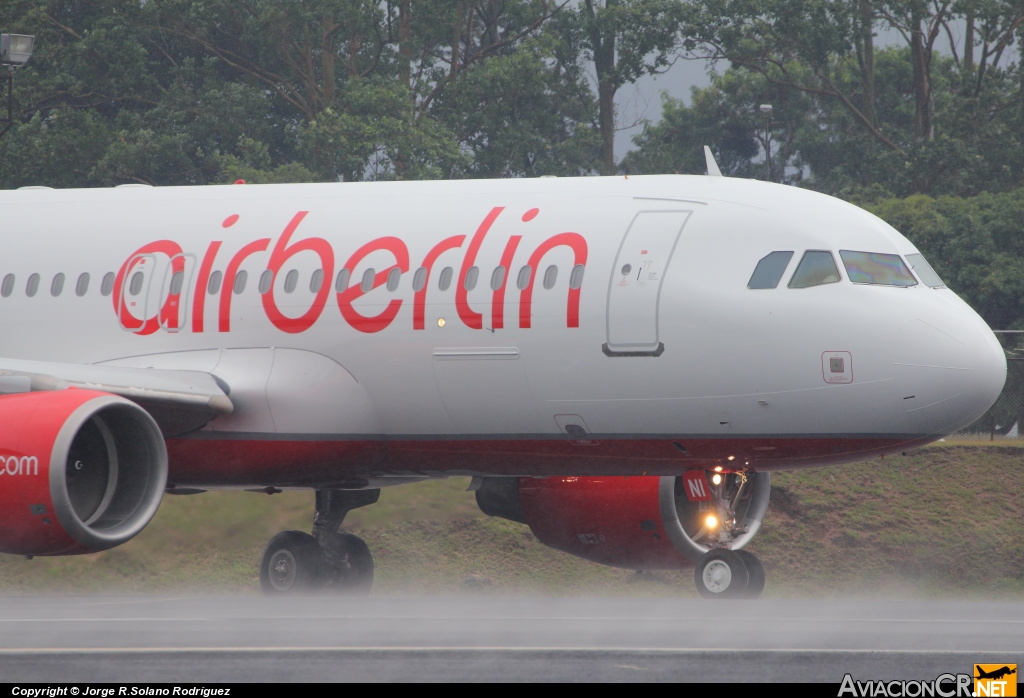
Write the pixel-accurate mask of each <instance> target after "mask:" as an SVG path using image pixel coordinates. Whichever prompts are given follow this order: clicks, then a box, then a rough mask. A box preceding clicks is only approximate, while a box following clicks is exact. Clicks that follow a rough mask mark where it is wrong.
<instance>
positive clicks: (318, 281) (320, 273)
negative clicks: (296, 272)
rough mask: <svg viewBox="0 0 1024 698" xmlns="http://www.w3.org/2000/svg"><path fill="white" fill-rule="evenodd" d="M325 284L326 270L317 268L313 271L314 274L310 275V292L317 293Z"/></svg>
mask: <svg viewBox="0 0 1024 698" xmlns="http://www.w3.org/2000/svg"><path fill="white" fill-rule="evenodd" d="M323 285H324V270H323V269H317V270H316V271H314V272H313V275H312V276H311V277H309V291H310V293H316V292H317V291H319V290H320V289H321V288H323Z"/></svg>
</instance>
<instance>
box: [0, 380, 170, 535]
mask: <svg viewBox="0 0 1024 698" xmlns="http://www.w3.org/2000/svg"><path fill="white" fill-rule="evenodd" d="M166 482H167V450H166V448H165V446H164V440H163V436H162V435H161V433H160V429H159V427H157V425H156V422H154V421H153V418H152V417H150V416H149V414H148V413H146V411H145V410H143V409H142V408H141V407H139V406H138V405H136V404H135V403H133V402H130V401H128V400H126V399H124V398H121V397H118V396H116V395H110V394H108V393H101V392H96V391H93V390H75V389H72V390H61V391H55V392H43V393H24V394H19V395H8V396H4V397H0V552H4V553H15V554H19V555H71V554H77V553H89V552H95V551H98V550H106V549H108V548H113V547H114V546H116V545H120V544H121V543H124V542H125V541H127V540H129V539H131V538H132V537H133V536H135V535H136V534H137V533H138V532H139V531H141V530H142V529H143V528H144V527H145V525H146V524H148V523H149V521H150V519H152V518H153V514H155V513H156V509H157V506H159V504H160V499H161V497H162V496H163V491H164V487H165V486H166Z"/></svg>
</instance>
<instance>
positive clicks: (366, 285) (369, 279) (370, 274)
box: [359, 267, 377, 293]
mask: <svg viewBox="0 0 1024 698" xmlns="http://www.w3.org/2000/svg"><path fill="white" fill-rule="evenodd" d="M376 276H377V270H376V269H374V268H373V267H370V268H369V269H367V270H366V271H364V272H363V280H362V281H360V282H359V290H360V291H362V292H363V293H369V292H370V291H372V290H373V280H374V278H375V277H376Z"/></svg>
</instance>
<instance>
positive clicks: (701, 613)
mask: <svg viewBox="0 0 1024 698" xmlns="http://www.w3.org/2000/svg"><path fill="white" fill-rule="evenodd" d="M974 663H1003V664H1005V663H1022V664H1024V602H944V601H885V602H879V601H865V600H858V601H825V600H810V601H798V600H785V601H780V600H771V599H762V600H760V601H742V602H732V603H721V602H704V601H700V600H695V599H683V600H678V599H671V598H668V599H615V598H567V597H562V598H539V597H534V598H529V597H512V598H509V597H502V596H466V597H442V598H427V597H422V598H417V597H389V596H372V597H369V598H346V597H310V598H302V599H289V600H284V601H282V600H272V599H267V598H265V597H260V596H235V597H183V596H181V597H177V596H146V597H141V596H140V597H122V598H108V597H13V596H12V597H3V598H0V677H2V680H4V681H7V682H25V683H27V682H36V683H46V682H80V683H81V682H112V683H119V682H123V683H146V682H174V683H185V682H187V683H190V684H196V683H198V684H202V683H211V682H219V681H230V682H238V681H244V682H255V681H290V682H299V681H417V682H423V681H630V682H636V681H733V682H735V681H787V682H789V681H816V682H827V683H833V684H839V683H840V682H841V681H842V679H843V675H844V674H846V673H850V674H851V675H852V677H853V678H854V679H856V680H860V681H866V680H893V679H922V680H932V679H935V678H936V677H938V676H939V675H940V674H943V673H954V674H955V673H965V674H966V673H971V671H972V670H973V664H974Z"/></svg>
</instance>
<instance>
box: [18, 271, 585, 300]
mask: <svg viewBox="0 0 1024 698" xmlns="http://www.w3.org/2000/svg"><path fill="white" fill-rule="evenodd" d="M583 271H584V266H583V265H582V264H577V265H576V266H574V267H573V268H572V272H571V273H570V274H569V287H570V288H573V289H578V288H579V287H580V286H582V285H583ZM506 272H507V270H506V269H505V267H497V268H495V270H494V271H493V272H492V273H491V280H490V286H491V290H492V291H497V290H498V289H500V288H501V287H502V285H503V284H504V283H505V274H506ZM351 275H352V272H351V270H349V269H342V270H341V271H339V272H338V275H337V277H336V279H335V283H334V288H335V290H336V291H337V292H338V293H341V292H343V291H345V290H346V289H347V288H348V287H349V279H350V277H351ZM454 275H455V270H454V269H453V268H452V267H445V268H444V269H442V270H441V273H440V274H439V275H438V278H437V288H438V289H439V290H441V291H447V290H448V289H449V288H450V287H451V285H452V278H453V277H454ZM376 277H377V271H376V269H372V268H371V269H367V270H366V271H364V272H363V276H362V279H360V282H359V288H360V290H361V291H362V292H363V293H367V292H369V291H370V290H372V289H373V282H374V279H375V278H376ZM532 277H533V269H532V267H530V266H529V265H527V266H524V267H523V268H521V269H520V270H519V274H518V275H517V276H516V288H518V289H519V290H520V291H522V290H524V289H525V288H526V287H527V286H529V285H530V279H531V278H532ZM401 278H402V272H401V270H400V269H399V268H398V267H394V268H392V269H391V271H390V272H388V278H387V289H388V290H389V291H395V290H397V289H398V284H399V282H400V281H401ZM479 279H480V269H479V268H478V267H470V268H469V270H468V271H467V272H466V279H465V282H464V283H463V285H464V287H465V289H466V290H467V291H472V290H473V289H474V288H476V285H477V283H478V281H479ZM223 280H224V274H223V272H220V271H215V272H213V273H212V274H210V280H209V282H208V283H207V287H206V290H207V293H208V294H209V295H211V296H213V295H216V294H218V293H220V287H221V284H222V283H223ZM248 280H249V273H248V272H247V271H245V270H244V269H242V270H240V271H239V272H238V273H237V274H235V280H234V282H233V283H232V285H231V291H232V292H233V293H235V294H239V293H242V292H243V291H245V286H246V284H247V283H248ZM39 281H40V277H39V274H31V275H29V277H28V281H27V282H26V284H25V295H26V296H28V297H29V298H31V297H33V296H35V295H36V294H37V293H38V292H39ZM64 281H65V276H64V274H56V275H55V276H54V277H53V281H52V282H51V283H50V295H52V296H54V297H57V296H59V295H60V294H61V293H62V292H63V291H64ZM89 281H90V276H89V273H88V272H86V273H84V274H81V275H80V276H79V277H78V281H77V282H76V283H75V294H76V295H78V296H84V295H85V294H86V293H88V291H89ZM145 281H146V277H145V275H144V274H143V273H142V272H136V273H135V274H133V275H132V278H131V279H130V280H129V281H128V294H129V295H131V296H137V295H139V294H140V293H141V292H142V287H143V285H144V284H145ZM557 281H558V267H557V266H555V265H553V264H552V265H551V266H549V267H548V268H547V269H546V270H545V271H544V278H543V281H542V283H543V285H544V288H545V289H548V290H551V289H552V288H554V287H555V283H556V282H557ZM184 282H185V274H184V272H181V271H176V272H174V274H173V275H172V276H171V287H170V289H169V290H170V293H171V294H178V293H181V288H182V285H183V284H184ZM273 282H274V274H273V272H272V271H270V270H269V269H268V270H266V271H264V272H263V273H262V274H260V277H259V285H258V289H259V292H260V293H267V292H269V291H270V287H271V284H273ZM14 284H15V277H14V274H7V275H6V276H5V277H4V278H3V281H2V282H0V296H2V297H4V298H7V297H9V296H10V295H11V294H12V293H14ZM323 284H324V270H323V269H317V270H315V271H314V272H313V273H312V275H310V278H309V290H310V291H311V292H313V293H316V292H318V291H319V290H320V289H321V288H323ZM426 284H427V269H426V268H425V267H420V268H419V269H417V270H416V273H415V274H413V279H412V288H413V290H414V291H422V290H423V288H424V287H425V286H426ZM298 285H299V271H298V270H297V269H292V270H290V271H289V272H288V273H287V274H285V277H284V291H285V293H292V292H294V291H295V289H296V288H298ZM113 290H114V273H113V272H107V273H106V274H104V275H103V280H102V282H101V283H100V293H101V294H102V295H104V296H109V295H110V294H111V293H112V292H113Z"/></svg>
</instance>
